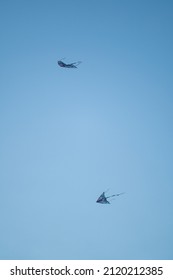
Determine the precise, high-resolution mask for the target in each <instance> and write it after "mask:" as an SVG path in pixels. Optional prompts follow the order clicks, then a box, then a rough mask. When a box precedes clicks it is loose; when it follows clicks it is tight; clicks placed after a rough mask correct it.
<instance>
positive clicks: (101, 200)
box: [96, 192, 124, 204]
mask: <svg viewBox="0 0 173 280" xmlns="http://www.w3.org/2000/svg"><path fill="white" fill-rule="evenodd" d="M122 194H124V192H123V193H117V194H113V195H110V196H105V192H103V193H102V194H101V195H100V196H99V198H98V199H97V201H96V202H97V203H101V204H110V202H109V201H108V198H110V197H114V196H119V195H122Z"/></svg>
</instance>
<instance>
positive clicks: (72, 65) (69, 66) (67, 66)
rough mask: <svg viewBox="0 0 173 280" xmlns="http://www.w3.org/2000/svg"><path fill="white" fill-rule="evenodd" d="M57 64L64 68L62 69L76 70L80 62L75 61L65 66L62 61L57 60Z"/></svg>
mask: <svg viewBox="0 0 173 280" xmlns="http://www.w3.org/2000/svg"><path fill="white" fill-rule="evenodd" d="M57 63H58V65H59V66H60V67H64V68H77V66H78V65H79V64H80V63H81V61H77V62H73V63H69V64H66V63H65V62H63V61H62V60H58V61H57Z"/></svg>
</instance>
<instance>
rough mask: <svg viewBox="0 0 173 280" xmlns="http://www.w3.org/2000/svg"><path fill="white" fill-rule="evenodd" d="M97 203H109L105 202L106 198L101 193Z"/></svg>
mask: <svg viewBox="0 0 173 280" xmlns="http://www.w3.org/2000/svg"><path fill="white" fill-rule="evenodd" d="M96 202H97V203H101V204H110V202H109V201H108V200H107V198H106V196H105V192H103V193H102V194H101V195H100V196H99V198H98V199H97V201H96Z"/></svg>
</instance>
